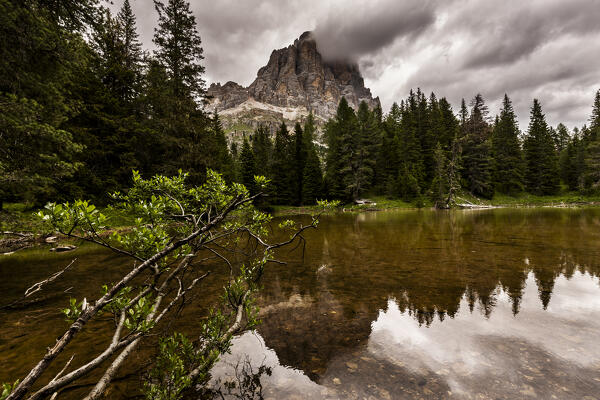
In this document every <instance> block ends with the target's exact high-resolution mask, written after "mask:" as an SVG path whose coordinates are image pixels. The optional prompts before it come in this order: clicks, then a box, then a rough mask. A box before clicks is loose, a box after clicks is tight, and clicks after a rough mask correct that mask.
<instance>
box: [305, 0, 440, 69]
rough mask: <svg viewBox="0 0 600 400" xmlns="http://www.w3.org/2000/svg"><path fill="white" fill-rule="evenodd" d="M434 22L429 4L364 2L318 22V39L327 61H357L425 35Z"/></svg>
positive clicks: (330, 13)
mask: <svg viewBox="0 0 600 400" xmlns="http://www.w3.org/2000/svg"><path fill="white" fill-rule="evenodd" d="M434 21H435V14H434V7H433V6H432V3H430V2H428V1H419V0H415V1H404V2H398V1H393V0H391V1H378V2H364V3H363V4H357V5H356V7H344V8H342V9H341V10H339V11H338V10H336V12H329V13H328V14H327V15H326V17H325V18H324V19H323V20H320V21H317V27H316V29H315V32H314V34H315V38H316V40H317V43H318V47H319V51H320V53H321V54H322V55H323V57H324V58H325V59H350V60H357V59H358V58H360V57H361V56H365V55H372V54H373V53H376V52H377V51H379V50H380V49H383V48H385V47H386V46H389V45H390V44H392V43H393V42H394V41H395V40H397V39H399V38H404V39H410V38H415V37H417V36H419V35H420V34H422V33H423V32H424V31H425V30H426V29H427V28H428V27H429V26H430V25H431V24H432V23H433V22H434Z"/></svg>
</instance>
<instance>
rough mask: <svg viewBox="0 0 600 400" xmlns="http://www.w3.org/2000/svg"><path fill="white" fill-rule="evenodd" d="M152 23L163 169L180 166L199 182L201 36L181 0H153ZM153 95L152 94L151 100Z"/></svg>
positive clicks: (203, 130)
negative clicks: (159, 76) (160, 84)
mask: <svg viewBox="0 0 600 400" xmlns="http://www.w3.org/2000/svg"><path fill="white" fill-rule="evenodd" d="M154 4H155V8H156V10H157V12H158V27H157V28H156V29H155V31H154V38H153V41H154V43H155V45H156V50H155V51H154V58H155V60H156V63H158V64H159V66H160V67H162V69H163V71H164V73H165V74H166V76H167V79H166V81H165V82H164V86H165V87H164V88H163V89H161V90H159V93H160V94H162V95H164V97H163V98H162V99H160V104H161V108H162V112H163V114H164V115H163V117H162V118H161V119H159V120H156V121H153V122H154V123H155V125H156V127H157V129H158V131H159V132H160V135H161V140H162V144H163V146H162V147H163V149H162V150H163V153H164V156H163V157H162V158H163V160H164V165H163V166H161V169H162V170H163V172H164V173H167V174H169V173H175V171H176V170H178V169H183V170H186V171H188V173H189V178H188V180H189V182H190V183H191V184H200V183H202V182H203V180H204V177H205V170H206V167H207V165H206V160H207V159H209V158H210V157H209V155H208V154H207V149H209V148H210V146H208V145H207V141H208V140H210V135H209V132H208V125H209V122H210V121H209V118H208V117H207V116H206V115H205V114H204V112H203V110H202V108H203V107H202V101H203V99H204V96H205V93H206V89H205V82H204V79H203V78H202V75H203V73H204V67H203V66H202V64H201V61H202V59H203V58H204V57H203V55H202V54H203V49H202V41H201V39H200V35H199V34H198V30H197V26H196V19H195V17H194V15H193V13H192V11H191V10H190V5H189V3H188V2H187V1H185V0H168V2H167V3H166V4H165V3H163V2H161V1H158V0H157V1H155V2H154ZM155 101H156V100H155Z"/></svg>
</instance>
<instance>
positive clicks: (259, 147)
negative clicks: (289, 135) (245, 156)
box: [252, 125, 273, 176]
mask: <svg viewBox="0 0 600 400" xmlns="http://www.w3.org/2000/svg"><path fill="white" fill-rule="evenodd" d="M252 153H253V154H254V159H255V160H256V174H257V175H262V176H269V175H270V173H271V171H270V169H269V168H270V165H271V157H272V153H273V142H272V141H271V138H270V137H269V131H268V129H267V127H266V126H264V125H260V126H259V127H258V128H257V129H256V131H255V132H254V135H252Z"/></svg>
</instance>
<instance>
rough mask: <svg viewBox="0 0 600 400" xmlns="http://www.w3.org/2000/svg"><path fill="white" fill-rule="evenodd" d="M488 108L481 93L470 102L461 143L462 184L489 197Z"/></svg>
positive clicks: (476, 193)
mask: <svg viewBox="0 0 600 400" xmlns="http://www.w3.org/2000/svg"><path fill="white" fill-rule="evenodd" d="M487 118H488V109H487V106H486V105H485V102H484V100H483V96H481V94H477V95H476V96H475V98H474V99H473V100H472V102H471V114H470V115H469V118H468V119H466V121H465V124H464V132H465V136H464V138H463V145H462V149H463V151H462V161H463V173H462V175H463V178H464V186H465V187H466V188H467V189H468V190H469V191H470V192H471V193H473V194H474V195H476V196H482V197H485V198H491V197H492V196H493V194H494V187H493V183H492V167H493V166H492V157H491V144H490V136H491V127H490V125H489V124H488V121H487Z"/></svg>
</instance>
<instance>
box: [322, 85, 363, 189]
mask: <svg viewBox="0 0 600 400" xmlns="http://www.w3.org/2000/svg"><path fill="white" fill-rule="evenodd" d="M356 128H357V122H356V114H355V113H354V110H353V109H352V108H351V107H350V106H349V105H348V102H347V101H346V98H345V97H342V99H341V100H340V103H339V105H338V108H337V113H336V116H335V118H333V119H331V120H329V122H328V123H327V124H326V126H325V140H326V143H327V157H326V173H325V185H326V187H327V192H328V194H329V196H330V197H332V198H336V199H350V198H351V193H350V191H349V190H348V187H347V185H348V183H349V181H350V179H351V178H350V177H351V173H352V167H351V160H352V159H353V157H354V156H355V154H354V153H353V151H354V149H355V134H356Z"/></svg>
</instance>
